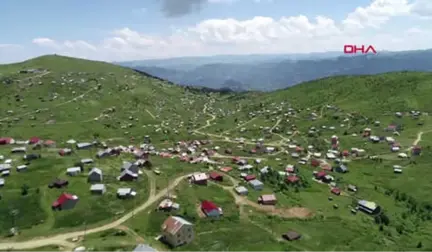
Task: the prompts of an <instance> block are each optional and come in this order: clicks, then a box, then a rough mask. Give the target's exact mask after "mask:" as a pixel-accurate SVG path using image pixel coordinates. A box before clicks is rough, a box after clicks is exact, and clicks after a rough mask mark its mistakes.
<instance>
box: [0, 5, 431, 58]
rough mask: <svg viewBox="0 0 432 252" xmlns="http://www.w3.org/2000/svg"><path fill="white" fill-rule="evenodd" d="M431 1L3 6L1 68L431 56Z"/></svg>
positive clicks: (1, 6)
mask: <svg viewBox="0 0 432 252" xmlns="http://www.w3.org/2000/svg"><path fill="white" fill-rule="evenodd" d="M431 22H432V0H350V1H348V0H127V1H118V0H116V1H114V0H91V1H89V0H69V1H58V0H38V1H34V0H1V1H0V31H1V36H0V63H10V62H18V61H22V60H26V59H29V58H33V57H36V56H40V55H45V54H54V53H56V54H61V55H67V56H73V57H80V58H86V59H94V60H103V61H129V60H142V59H154V58H171V57H183V56H209V55H224V54H225V55H226V54H289V53H310V52H326V51H340V52H342V51H343V47H344V45H345V44H350V45H366V46H368V45H372V46H373V47H374V48H375V49H376V50H377V51H378V52H379V51H383V50H389V51H401V50H413V49H427V48H431V47H432V43H431V42H432V25H430V24H431Z"/></svg>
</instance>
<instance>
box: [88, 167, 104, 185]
mask: <svg viewBox="0 0 432 252" xmlns="http://www.w3.org/2000/svg"><path fill="white" fill-rule="evenodd" d="M102 178H103V176H102V170H101V169H99V168H96V167H94V168H92V169H91V170H90V172H89V174H88V178H87V181H88V182H89V183H96V182H102Z"/></svg>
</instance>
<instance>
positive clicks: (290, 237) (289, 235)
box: [282, 231, 301, 241]
mask: <svg viewBox="0 0 432 252" xmlns="http://www.w3.org/2000/svg"><path fill="white" fill-rule="evenodd" d="M282 238H284V239H285V240H287V241H295V240H298V239H300V238H301V235H300V234H299V233H297V232H295V231H288V232H286V233H285V234H283V235H282Z"/></svg>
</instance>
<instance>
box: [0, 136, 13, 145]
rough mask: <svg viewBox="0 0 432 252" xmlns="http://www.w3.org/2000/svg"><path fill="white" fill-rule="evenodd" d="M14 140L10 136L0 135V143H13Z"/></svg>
mask: <svg viewBox="0 0 432 252" xmlns="http://www.w3.org/2000/svg"><path fill="white" fill-rule="evenodd" d="M13 143H15V140H14V139H13V138H10V137H0V145H6V144H13Z"/></svg>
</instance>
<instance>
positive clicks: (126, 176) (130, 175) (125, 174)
mask: <svg viewBox="0 0 432 252" xmlns="http://www.w3.org/2000/svg"><path fill="white" fill-rule="evenodd" d="M136 179H138V174H136V173H134V172H132V171H131V170H123V171H122V172H121V173H120V176H118V177H117V180H119V181H133V180H136Z"/></svg>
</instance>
